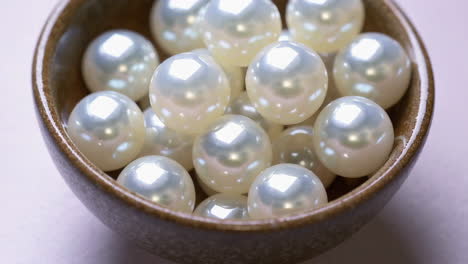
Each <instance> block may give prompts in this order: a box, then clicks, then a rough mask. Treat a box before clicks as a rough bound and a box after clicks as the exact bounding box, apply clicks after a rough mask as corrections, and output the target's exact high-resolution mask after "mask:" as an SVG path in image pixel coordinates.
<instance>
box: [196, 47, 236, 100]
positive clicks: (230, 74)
mask: <svg viewBox="0 0 468 264" xmlns="http://www.w3.org/2000/svg"><path fill="white" fill-rule="evenodd" d="M193 52H195V53H199V54H204V55H207V56H210V57H212V55H211V53H210V51H209V50H207V49H197V50H194V51H193ZM212 58H213V59H214V60H215V61H216V58H214V57H212ZM216 62H217V63H218V64H219V66H221V68H222V69H223V71H224V73H225V74H226V77H227V78H228V81H229V87H230V88H231V101H232V100H233V99H235V98H237V97H238V96H239V95H240V94H241V93H242V91H244V88H245V72H244V70H243V69H242V67H239V66H234V65H225V64H222V63H221V62H219V61H216Z"/></svg>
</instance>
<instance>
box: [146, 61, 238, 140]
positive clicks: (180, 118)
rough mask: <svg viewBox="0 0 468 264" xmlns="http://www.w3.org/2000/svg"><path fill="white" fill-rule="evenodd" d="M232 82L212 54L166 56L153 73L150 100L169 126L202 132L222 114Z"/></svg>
mask: <svg viewBox="0 0 468 264" xmlns="http://www.w3.org/2000/svg"><path fill="white" fill-rule="evenodd" d="M230 93H231V91H230V88H229V82H228V79H227V77H226V75H225V74H224V72H223V70H222V69H221V67H220V66H219V65H218V64H217V63H215V62H214V60H213V59H212V58H210V57H209V56H205V55H200V54H197V53H193V52H187V53H181V54H177V55H175V56H172V57H171V58H169V59H167V60H165V61H164V62H163V63H161V65H159V67H158V68H157V70H156V72H155V73H154V75H153V79H152V80H151V85H150V101H151V106H152V108H153V110H154V112H155V113H156V114H157V115H158V117H159V118H160V119H161V121H162V122H163V123H164V124H166V125H167V126H168V127H169V128H172V129H174V130H175V131H178V132H180V133H183V134H200V133H202V132H203V131H204V130H205V129H206V127H207V126H208V125H209V124H210V123H212V122H213V121H214V120H216V119H218V118H219V117H221V116H222V115H223V113H224V111H225V110H226V106H227V104H228V102H229V99H230Z"/></svg>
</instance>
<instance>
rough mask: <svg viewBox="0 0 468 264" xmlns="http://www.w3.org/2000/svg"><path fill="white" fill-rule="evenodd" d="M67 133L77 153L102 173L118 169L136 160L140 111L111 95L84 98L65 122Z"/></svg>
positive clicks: (119, 96) (140, 143)
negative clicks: (66, 123)
mask: <svg viewBox="0 0 468 264" xmlns="http://www.w3.org/2000/svg"><path fill="white" fill-rule="evenodd" d="M67 131H68V134H69V136H70V138H71V139H72V140H73V142H74V143H75V145H76V146H77V147H78V148H79V149H80V151H81V152H83V154H84V155H85V156H86V157H87V158H88V159H89V160H90V161H91V162H93V163H94V164H95V165H96V166H97V167H98V168H100V169H101V170H103V171H112V170H116V169H120V168H122V167H124V166H125V165H127V164H128V163H129V162H130V161H132V160H133V159H135V158H136V157H137V155H138V153H139V152H140V151H141V148H142V147H143V142H144V137H145V128H144V122H143V114H142V113H141V110H140V108H138V106H137V105H136V104H135V103H134V102H133V101H132V100H131V99H130V98H128V97H127V96H125V95H122V94H120V93H117V92H114V91H102V92H96V93H92V94H90V95H88V96H86V97H85V98H83V99H82V100H81V101H80V102H79V103H78V104H77V105H76V106H75V108H74V109H73V111H72V112H71V114H70V117H69V118H68V127H67Z"/></svg>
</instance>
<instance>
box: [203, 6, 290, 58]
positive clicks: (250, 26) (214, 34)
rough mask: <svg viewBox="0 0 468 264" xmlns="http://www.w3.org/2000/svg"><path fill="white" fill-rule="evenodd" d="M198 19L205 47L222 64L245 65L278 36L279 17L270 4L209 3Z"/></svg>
mask: <svg viewBox="0 0 468 264" xmlns="http://www.w3.org/2000/svg"><path fill="white" fill-rule="evenodd" d="M201 15H202V20H203V22H202V23H201V29H202V30H203V32H204V33H203V39H204V41H205V44H206V46H207V47H208V49H209V50H210V52H211V53H212V54H213V55H214V56H215V57H216V58H217V59H218V60H219V61H221V62H222V63H223V64H231V65H237V66H247V65H249V63H250V61H251V60H252V59H253V57H254V56H255V55H256V54H257V53H258V52H259V51H260V50H261V49H262V48H263V47H265V46H267V45H268V44H270V43H272V42H275V41H276V40H277V39H278V37H279V35H280V32H281V17H280V13H279V11H278V8H276V6H275V5H274V4H273V3H272V2H271V1H270V0H235V1H233V0H212V1H210V3H209V4H208V5H207V7H206V9H205V10H204V12H202V13H201Z"/></svg>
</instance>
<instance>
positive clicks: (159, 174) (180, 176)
mask: <svg viewBox="0 0 468 264" xmlns="http://www.w3.org/2000/svg"><path fill="white" fill-rule="evenodd" d="M117 182H118V183H119V184H121V185H122V186H125V187H126V188H127V189H129V190H130V191H132V192H135V193H137V194H139V195H141V196H144V197H146V198H147V199H149V200H151V201H152V202H154V203H157V204H160V205H162V206H166V207H168V208H170V209H174V210H178V211H183V212H187V213H191V212H192V211H193V208H194V207H195V187H194V186H193V182H192V178H190V175H189V174H188V172H187V171H186V170H185V169H184V168H183V167H182V166H181V165H180V164H178V163H177V162H175V161H173V160H171V159H169V158H166V157H162V156H146V157H142V158H139V159H137V160H135V161H133V162H132V163H130V164H128V166H127V167H125V169H123V170H122V172H121V173H120V175H119V177H118V178H117Z"/></svg>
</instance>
